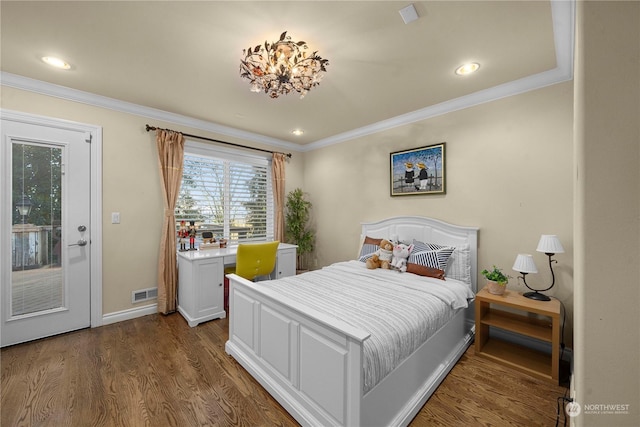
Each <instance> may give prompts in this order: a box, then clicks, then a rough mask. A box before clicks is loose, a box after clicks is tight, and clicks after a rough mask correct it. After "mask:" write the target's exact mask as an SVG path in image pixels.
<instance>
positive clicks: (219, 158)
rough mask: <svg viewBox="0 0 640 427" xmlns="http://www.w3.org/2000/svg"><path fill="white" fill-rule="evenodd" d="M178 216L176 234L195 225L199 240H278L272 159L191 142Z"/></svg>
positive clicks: (177, 206) (188, 142) (236, 241)
mask: <svg viewBox="0 0 640 427" xmlns="http://www.w3.org/2000/svg"><path fill="white" fill-rule="evenodd" d="M175 214H176V230H177V229H178V227H179V225H180V221H182V220H184V221H185V222H186V224H187V226H188V225H189V222H190V221H194V223H195V227H196V230H197V235H198V237H200V236H201V235H202V231H211V232H213V235H214V236H215V237H216V239H218V238H222V237H224V238H226V239H227V240H228V241H229V242H230V243H231V244H235V243H238V242H240V241H252V240H254V241H260V240H262V241H264V240H273V193H272V190H271V167H270V159H267V158H265V157H260V156H255V155H250V154H245V153H243V152H238V151H236V150H229V149H223V148H219V147H212V146H209V145H206V144H199V143H196V142H192V141H187V142H186V144H185V155H184V170H183V172H182V185H181V187H180V194H179V195H178V202H177V204H176V210H175Z"/></svg>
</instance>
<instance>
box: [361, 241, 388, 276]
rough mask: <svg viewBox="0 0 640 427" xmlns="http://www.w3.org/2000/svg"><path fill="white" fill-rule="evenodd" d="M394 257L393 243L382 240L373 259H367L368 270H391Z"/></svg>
mask: <svg viewBox="0 0 640 427" xmlns="http://www.w3.org/2000/svg"><path fill="white" fill-rule="evenodd" d="M392 256H393V243H391V242H390V241H388V240H385V239H382V240H381V241H380V245H379V248H378V250H377V251H375V252H374V253H373V255H372V256H371V258H369V259H367V262H366V264H367V268H369V269H374V268H385V269H388V268H389V264H390V262H391V258H392Z"/></svg>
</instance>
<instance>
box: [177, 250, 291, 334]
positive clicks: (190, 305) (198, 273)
mask: <svg viewBox="0 0 640 427" xmlns="http://www.w3.org/2000/svg"><path fill="white" fill-rule="evenodd" d="M296 249H297V246H296V245H291V244H288V243H280V245H279V246H278V255H277V259H276V266H275V268H274V269H273V272H272V273H271V277H272V278H274V279H278V278H281V277H287V276H293V275H295V274H296ZM237 250H238V247H237V246H233V247H229V248H225V249H207V250H204V251H186V252H178V312H179V313H180V314H182V316H183V317H184V318H185V319H186V320H187V323H189V326H191V327H194V326H196V325H198V324H199V323H202V322H206V321H207V320H212V319H218V318H222V317H226V315H227V313H226V312H225V310H224V267H225V266H228V265H233V264H235V263H236V251H237Z"/></svg>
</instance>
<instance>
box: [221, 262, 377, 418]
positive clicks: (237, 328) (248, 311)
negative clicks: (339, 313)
mask: <svg viewBox="0 0 640 427" xmlns="http://www.w3.org/2000/svg"><path fill="white" fill-rule="evenodd" d="M228 278H229V285H230V286H229V307H230V315H229V341H228V342H227V343H226V346H225V350H226V352H227V353H228V354H230V355H231V356H233V357H234V358H235V359H236V360H237V361H238V362H239V363H240V364H241V365H242V366H243V367H244V368H245V369H246V370H247V371H248V372H249V373H250V374H251V375H252V376H253V377H254V378H255V379H256V380H257V381H258V382H259V383H260V384H261V385H262V386H263V387H264V388H265V389H267V391H269V393H270V394H271V395H272V396H273V397H274V398H275V399H276V400H277V401H278V402H279V403H280V404H281V405H282V406H283V407H284V408H285V409H286V410H287V411H288V412H289V413H290V414H291V415H292V416H293V417H294V418H296V419H297V420H298V421H299V422H300V423H301V424H303V425H318V426H329V425H343V426H344V425H349V426H357V425H360V424H361V419H360V412H361V402H362V390H363V381H364V379H363V373H362V372H363V369H362V363H363V353H362V343H363V341H364V340H365V339H367V338H368V337H369V334H367V333H365V332H362V331H360V330H358V329H356V328H353V327H352V326H350V325H348V324H346V323H343V322H340V321H336V320H335V319H333V318H330V317H327V316H325V315H323V314H321V313H318V312H314V311H313V310H309V308H307V307H299V306H298V305H297V304H296V303H295V302H293V301H287V300H286V299H283V298H282V297H281V296H279V295H276V294H273V293H271V292H269V290H268V289H265V288H264V287H261V286H260V284H259V283H252V282H249V281H247V280H245V279H243V278H241V277H239V276H236V275H234V274H231V275H229V276H228Z"/></svg>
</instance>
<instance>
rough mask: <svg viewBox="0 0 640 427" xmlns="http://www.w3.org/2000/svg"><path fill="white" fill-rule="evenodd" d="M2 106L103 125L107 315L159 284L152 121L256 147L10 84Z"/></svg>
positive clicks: (294, 167)
mask: <svg viewBox="0 0 640 427" xmlns="http://www.w3.org/2000/svg"><path fill="white" fill-rule="evenodd" d="M0 106H1V107H2V108H5V109H9V110H15V111H20V112H26V113H31V114H37V115H43V116H48V117H54V118H60V119H65V120H72V121H75V122H80V123H86V124H91V125H97V126H102V139H103V141H102V144H103V148H102V156H103V157H102V168H103V178H102V179H103V181H102V182H103V185H102V191H103V193H102V194H103V197H102V207H103V209H102V215H103V222H102V226H103V248H102V249H103V266H102V267H103V283H102V287H103V292H102V310H103V314H104V315H108V314H110V313H114V312H118V311H121V310H127V309H130V308H134V307H136V306H140V305H145V304H149V303H150V302H148V301H147V302H144V303H139V304H132V303H131V292H132V291H134V290H138V289H144V288H150V287H155V286H157V268H158V261H157V259H158V246H159V241H160V236H159V234H158V230H159V229H160V228H161V225H162V222H161V221H162V212H163V206H162V193H161V189H160V178H159V173H158V157H157V151H156V148H155V134H154V133H153V132H151V133H148V132H146V131H145V129H144V125H145V124H146V123H149V124H152V125H157V126H160V127H169V128H173V129H178V130H181V131H183V132H186V133H191V134H195V135H202V136H206V137H210V138H216V139H221V140H226V141H230V142H236V143H238V142H239V143H243V144H245V145H252V144H251V143H247V142H243V141H238V140H235V139H232V138H227V137H224V136H221V135H215V134H208V133H206V132H203V131H200V130H194V129H188V128H183V127H179V126H175V125H172V124H171V123H163V122H159V121H151V122H150V120H149V119H147V118H145V117H140V116H136V115H131V114H125V113H120V112H116V111H112V110H108V109H104V108H98V107H92V106H89V105H85V104H81V103H77V102H71V101H66V100H62V99H58V98H53V97H49V96H44V95H39V94H36V93H33V92H27V91H22V90H18V89H13V88H9V87H5V86H3V87H2V101H1V104H0ZM253 145H254V146H255V145H256V144H253ZM260 148H269V147H264V146H261V147H260ZM277 151H283V150H282V149H277ZM284 151H287V152H288V151H289V150H284ZM303 157H304V156H303V155H302V154H300V153H295V152H294V153H293V157H292V159H291V160H290V161H289V162H288V164H287V170H286V172H287V183H286V188H287V191H289V190H291V189H293V188H295V187H296V186H302V172H301V170H302V164H303V162H302V159H303ZM111 212H120V219H121V223H120V224H117V225H115V224H111ZM151 302H153V301H151Z"/></svg>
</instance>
